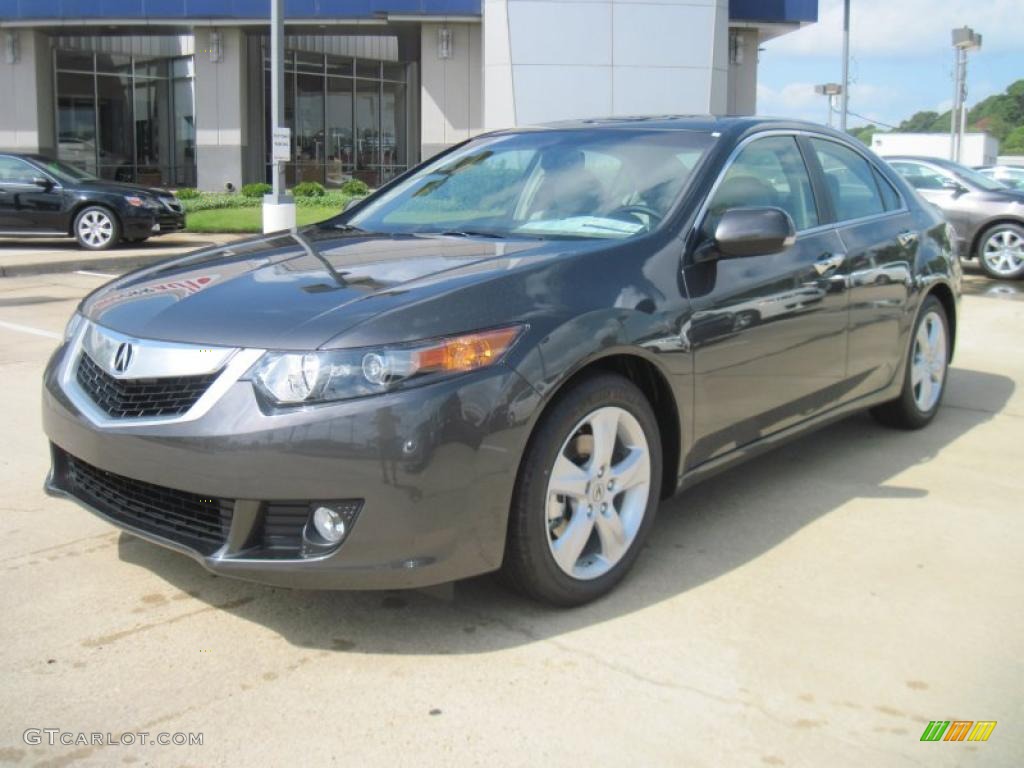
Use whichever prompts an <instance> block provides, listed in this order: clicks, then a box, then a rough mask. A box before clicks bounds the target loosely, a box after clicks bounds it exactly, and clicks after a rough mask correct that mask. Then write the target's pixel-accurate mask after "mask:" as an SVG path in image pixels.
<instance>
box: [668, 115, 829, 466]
mask: <svg viewBox="0 0 1024 768" xmlns="http://www.w3.org/2000/svg"><path fill="white" fill-rule="evenodd" d="M749 206H775V207H779V208H782V209H783V210H785V211H786V212H787V213H789V215H790V216H791V217H792V218H793V222H794V224H795V226H796V229H797V240H796V243H795V245H793V246H792V247H790V248H789V249H787V250H785V251H783V252H781V253H775V254H768V255H764V256H753V257H747V258H737V259H719V260H717V261H712V262H707V263H702V264H693V265H690V266H688V267H686V269H685V271H684V278H685V281H686V288H687V292H688V294H689V296H690V299H691V302H692V305H693V307H694V310H695V312H694V315H693V317H692V320H691V322H690V326H689V328H687V329H685V330H686V331H687V336H688V339H689V341H690V344H691V348H692V349H693V354H694V365H695V371H694V372H695V385H696V386H695V393H694V400H695V402H694V417H695V418H694V444H693V449H692V451H691V454H690V462H689V463H690V465H691V466H695V465H697V464H700V463H701V462H703V461H706V460H708V459H711V458H714V457H716V456H719V455H721V454H723V453H726V452H728V451H730V450H733V449H735V448H739V447H742V446H744V445H746V444H748V443H752V442H754V441H756V440H758V439H760V438H762V437H765V436H766V435H770V434H772V433H773V432H777V431H778V430H781V429H785V428H786V427H789V426H792V425H794V424H797V423H799V422H800V421H803V420H804V419H807V418H808V417H811V416H814V415H815V414H817V413H820V412H821V411H823V410H825V409H827V408H828V407H829V406H830V405H831V404H832V403H833V402H834V400H835V399H836V396H837V392H838V390H839V388H841V387H842V386H843V384H844V380H845V375H846V352H847V314H848V311H847V310H848V308H847V291H846V274H847V268H846V265H845V254H844V251H843V244H842V241H841V240H840V239H839V236H838V235H837V234H836V232H835V230H834V229H833V228H832V227H823V226H819V224H820V221H821V219H820V218H819V213H818V206H817V204H816V200H815V196H814V194H813V191H812V186H811V183H810V177H809V174H808V171H807V167H806V164H805V163H804V159H803V156H802V154H801V151H800V149H799V148H798V146H797V143H796V139H795V138H794V137H793V136H789V135H777V136H769V137H764V138H759V139H755V140H754V141H752V142H751V143H749V144H747V145H746V146H745V147H744V148H743V150H742V151H741V152H740V153H739V154H738V155H737V157H736V159H735V161H734V162H733V163H732V164H731V165H730V166H729V168H727V169H726V171H725V173H724V175H723V177H722V179H721V181H720V183H719V184H718V186H717V188H716V191H715V192H714V193H713V197H712V200H711V203H710V205H709V207H708V213H707V216H706V218H705V221H703V222H702V223H701V224H700V225H699V226H700V230H701V232H703V233H708V232H713V231H714V225H715V223H716V222H717V219H718V217H720V216H721V214H722V213H724V212H725V211H726V210H728V209H730V208H739V207H749Z"/></svg>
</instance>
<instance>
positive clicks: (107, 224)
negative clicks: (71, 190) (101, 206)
mask: <svg viewBox="0 0 1024 768" xmlns="http://www.w3.org/2000/svg"><path fill="white" fill-rule="evenodd" d="M78 236H79V238H81V240H82V241H83V242H85V243H86V244H87V245H89V246H91V247H93V248H102V247H103V246H104V245H106V244H107V243H109V242H110V239H111V238H112V237H113V236H114V222H113V221H112V220H111V218H110V216H109V215H107V214H106V213H104V212H103V211H95V210H93V211H86V212H85V213H84V214H82V217H81V218H80V219H79V220H78Z"/></svg>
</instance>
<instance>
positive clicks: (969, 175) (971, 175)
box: [954, 165, 1006, 192]
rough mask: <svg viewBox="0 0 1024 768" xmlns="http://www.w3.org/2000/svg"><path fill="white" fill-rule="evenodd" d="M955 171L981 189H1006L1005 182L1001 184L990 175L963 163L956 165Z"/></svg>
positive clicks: (990, 190) (991, 190)
mask: <svg viewBox="0 0 1024 768" xmlns="http://www.w3.org/2000/svg"><path fill="white" fill-rule="evenodd" d="M954 173H956V175H957V176H959V177H960V178H962V179H963V180H964V181H967V182H970V183H971V184H973V185H974V186H976V187H980V188H981V189H987V190H988V191H989V192H993V191H995V190H997V189H1006V185H1005V184H1001V183H999V182H998V181H996V180H995V179H990V178H989V177H988V176H985V175H984V174H981V173H978V172H977V171H974V170H971V169H970V168H967V167H966V166H963V165H958V166H955V168H954Z"/></svg>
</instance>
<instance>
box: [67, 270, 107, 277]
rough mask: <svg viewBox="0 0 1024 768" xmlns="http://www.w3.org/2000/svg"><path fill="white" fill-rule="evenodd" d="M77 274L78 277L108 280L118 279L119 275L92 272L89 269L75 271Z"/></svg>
mask: <svg viewBox="0 0 1024 768" xmlns="http://www.w3.org/2000/svg"><path fill="white" fill-rule="evenodd" d="M75 274H76V275H87V276H89V277H106V278H111V277H117V275H111V274H108V273H107V272H90V271H89V270H87V269H76V270H75Z"/></svg>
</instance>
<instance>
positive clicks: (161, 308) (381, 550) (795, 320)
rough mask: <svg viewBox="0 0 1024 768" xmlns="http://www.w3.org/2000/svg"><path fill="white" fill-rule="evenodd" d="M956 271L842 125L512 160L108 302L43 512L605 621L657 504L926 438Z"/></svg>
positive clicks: (270, 578)
mask: <svg viewBox="0 0 1024 768" xmlns="http://www.w3.org/2000/svg"><path fill="white" fill-rule="evenodd" d="M952 246H953V244H952V242H951V233H950V229H949V227H948V225H947V224H946V223H945V222H944V221H943V220H942V218H941V217H940V216H939V214H938V213H937V212H935V211H934V210H932V209H931V208H930V207H927V206H925V205H923V204H922V203H921V202H920V201H919V199H918V198H917V196H916V195H914V194H913V192H912V190H911V189H910V188H909V187H908V186H907V185H906V183H905V182H904V181H903V180H902V179H901V178H900V177H899V176H898V175H897V174H896V173H894V172H893V171H892V169H890V168H889V167H888V166H886V165H885V164H884V163H882V162H880V161H879V160H878V158H876V157H875V156H874V155H872V154H871V153H870V152H869V151H868V150H866V149H865V148H864V147H863V146H861V145H860V144H859V143H857V142H852V141H850V140H849V139H848V138H847V137H846V136H844V135H842V134H839V133H837V132H833V131H830V130H828V129H825V128H822V127H820V126H814V125H809V124H804V123H792V122H782V121H763V120H757V119H719V120H716V119H711V118H708V119H696V118H651V119H637V118H633V119H628V120H627V119H622V120H601V121H581V122H576V123H569V124H559V125H553V126H547V127H542V128H538V129H530V130H514V131H503V132H498V133H492V134H489V135H486V136H482V137H479V138H476V139H473V140H470V141H468V142H466V143H464V144H462V145H459V146H457V147H454V148H453V149H451V150H450V151H448V152H447V153H445V154H443V155H441V156H439V157H436V158H434V159H432V160H430V161H429V162H427V163H425V164H424V165H422V166H420V167H418V168H415V169H413V170H412V171H410V172H409V173H407V174H406V175H404V176H402V177H400V178H398V179H396V180H395V181H394V182H392V183H391V184H389V185H388V186H387V187H385V188H383V189H381V190H380V191H378V192H377V193H376V194H374V195H372V196H370V197H369V198H367V199H366V200H365V201H364V202H362V203H361V204H359V205H358V206H356V207H355V208H352V209H350V210H348V211H346V212H345V213H343V214H341V215H339V216H337V217H336V218H334V219H331V220H329V221H327V222H325V223H323V224H320V225H317V226H313V227H307V228H304V229H300V230H296V231H290V232H280V233H277V234H272V235H269V236H264V237H256V238H253V239H250V240H247V241H243V242H236V243H232V244H230V245H226V246H222V247H218V248H212V249H208V250H203V251H199V252H197V253H194V254H192V255H190V256H186V257H183V258H179V259H176V260H174V261H169V262H166V263H164V264H161V265H159V266H156V267H152V268H149V269H145V270H142V271H139V272H135V273H132V274H130V275H127V276H125V277H122V278H120V279H118V280H115V281H114V282H112V283H110V284H108V285H106V286H104V287H103V288H101V289H99V290H97V291H96V292H94V293H93V294H91V295H90V296H88V297H87V298H86V299H85V300H84V301H83V302H82V304H81V306H80V308H79V311H78V312H77V313H76V314H75V316H74V317H73V318H72V319H71V321H70V323H69V324H68V328H67V333H66V338H65V341H64V343H63V344H62V345H61V347H60V348H59V349H58V350H57V352H56V353H55V354H54V356H53V359H52V361H51V363H50V365H49V366H48V368H47V371H46V374H45V383H44V393H43V422H44V426H45V429H46V433H47V435H48V436H49V439H50V441H51V448H52V461H53V465H52V470H51V472H50V475H49V477H48V479H47V488H48V490H49V491H50V492H51V493H53V494H54V495H57V496H65V497H69V498H72V499H74V500H76V501H78V502H79V503H80V504H82V505H83V506H85V507H86V508H87V509H89V510H91V511H92V512H95V513H96V514H98V515H100V516H101V517H103V518H105V519H107V520H109V521H111V522H112V523H114V524H115V525H118V526H120V527H121V528H123V529H125V530H127V531H130V532H132V533H134V534H136V535H138V536H141V537H143V538H145V539H148V540H150V541H153V542H156V543H158V544H162V545H164V546H167V547H171V548H173V549H176V550H179V551H181V552H184V553H186V554H188V555H190V556H192V557H194V558H195V559H197V560H198V561H199V562H201V563H202V564H203V565H204V566H206V567H207V568H209V569H210V570H212V571H214V572H216V573H219V574H224V575H229V576H237V577H241V578H245V579H251V580H254V581H260V582H265V583H269V584H276V585H283V586H289V587H306V588H351V589H365V588H403V587H419V586H425V585H430V584H436V583H441V582H447V581H451V580H455V579H459V578H463V577H467V576H472V575H475V574H481V573H486V572H489V571H496V570H499V569H500V570H501V571H502V572H503V574H504V576H505V577H506V580H507V581H508V582H510V583H511V584H513V585H515V586H517V587H518V588H519V589H521V590H522V591H523V592H524V593H526V594H527V595H530V596H532V597H534V598H537V599H541V600H545V601H547V602H550V603H554V604H558V605H573V604H579V603H582V602H586V601H588V600H591V599H593V598H595V597H598V596H599V595H601V594H603V593H605V592H607V591H608V590H609V589H611V588H612V587H613V586H614V585H615V584H616V583H617V582H618V581H619V580H620V579H621V578H622V577H623V576H624V575H625V574H626V572H627V571H628V570H629V568H630V566H631V565H632V564H633V562H634V561H635V560H636V558H637V557H638V556H639V554H640V552H641V550H642V546H643V542H644V540H645V538H646V537H647V536H648V535H649V534H650V533H651V532H652V526H653V524H654V517H655V513H656V511H657V507H658V503H659V501H660V500H661V499H664V498H666V497H668V496H671V495H673V494H675V493H677V492H679V491H681V490H682V489H684V488H685V487H687V486H689V485H691V484H692V483H695V482H697V481H699V480H700V479H702V478H704V477H707V476H708V475H710V474H712V473H714V472H717V471H719V470H722V469H724V468H726V467H728V466H731V465H733V464H734V463H736V462H738V461H741V460H743V459H745V458H747V457H750V456H752V455H754V454H757V453H759V452H761V451H763V450H765V449H767V448H770V447H772V446H774V445H778V444H779V443H781V442H783V441H784V440H787V439H789V438H791V437H794V436H796V435H798V434H801V433H803V432H805V431H806V430H808V429H812V428H814V427H819V426H821V425H823V424H825V423H827V422H829V421H832V420H834V419H837V418H841V417H843V416H845V415H847V414H850V413H852V412H854V411H858V410H861V409H865V408H871V409H873V412H874V413H875V415H876V416H877V417H878V419H879V420H880V421H882V422H884V423H886V424H890V425H894V426H898V427H902V428H919V427H923V426H924V425H926V424H927V423H928V422H929V421H931V419H932V418H933V417H934V416H935V414H936V412H937V410H938V408H939V406H940V403H941V401H942V395H943V392H944V390H945V384H946V370H947V365H948V363H949V360H950V358H951V355H952V352H953V343H954V339H955V335H956V327H957V306H958V300H959V295H960V273H959V265H958V262H957V260H956V259H955V257H954V255H953V248H952ZM681 567H685V566H684V564H681Z"/></svg>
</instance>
